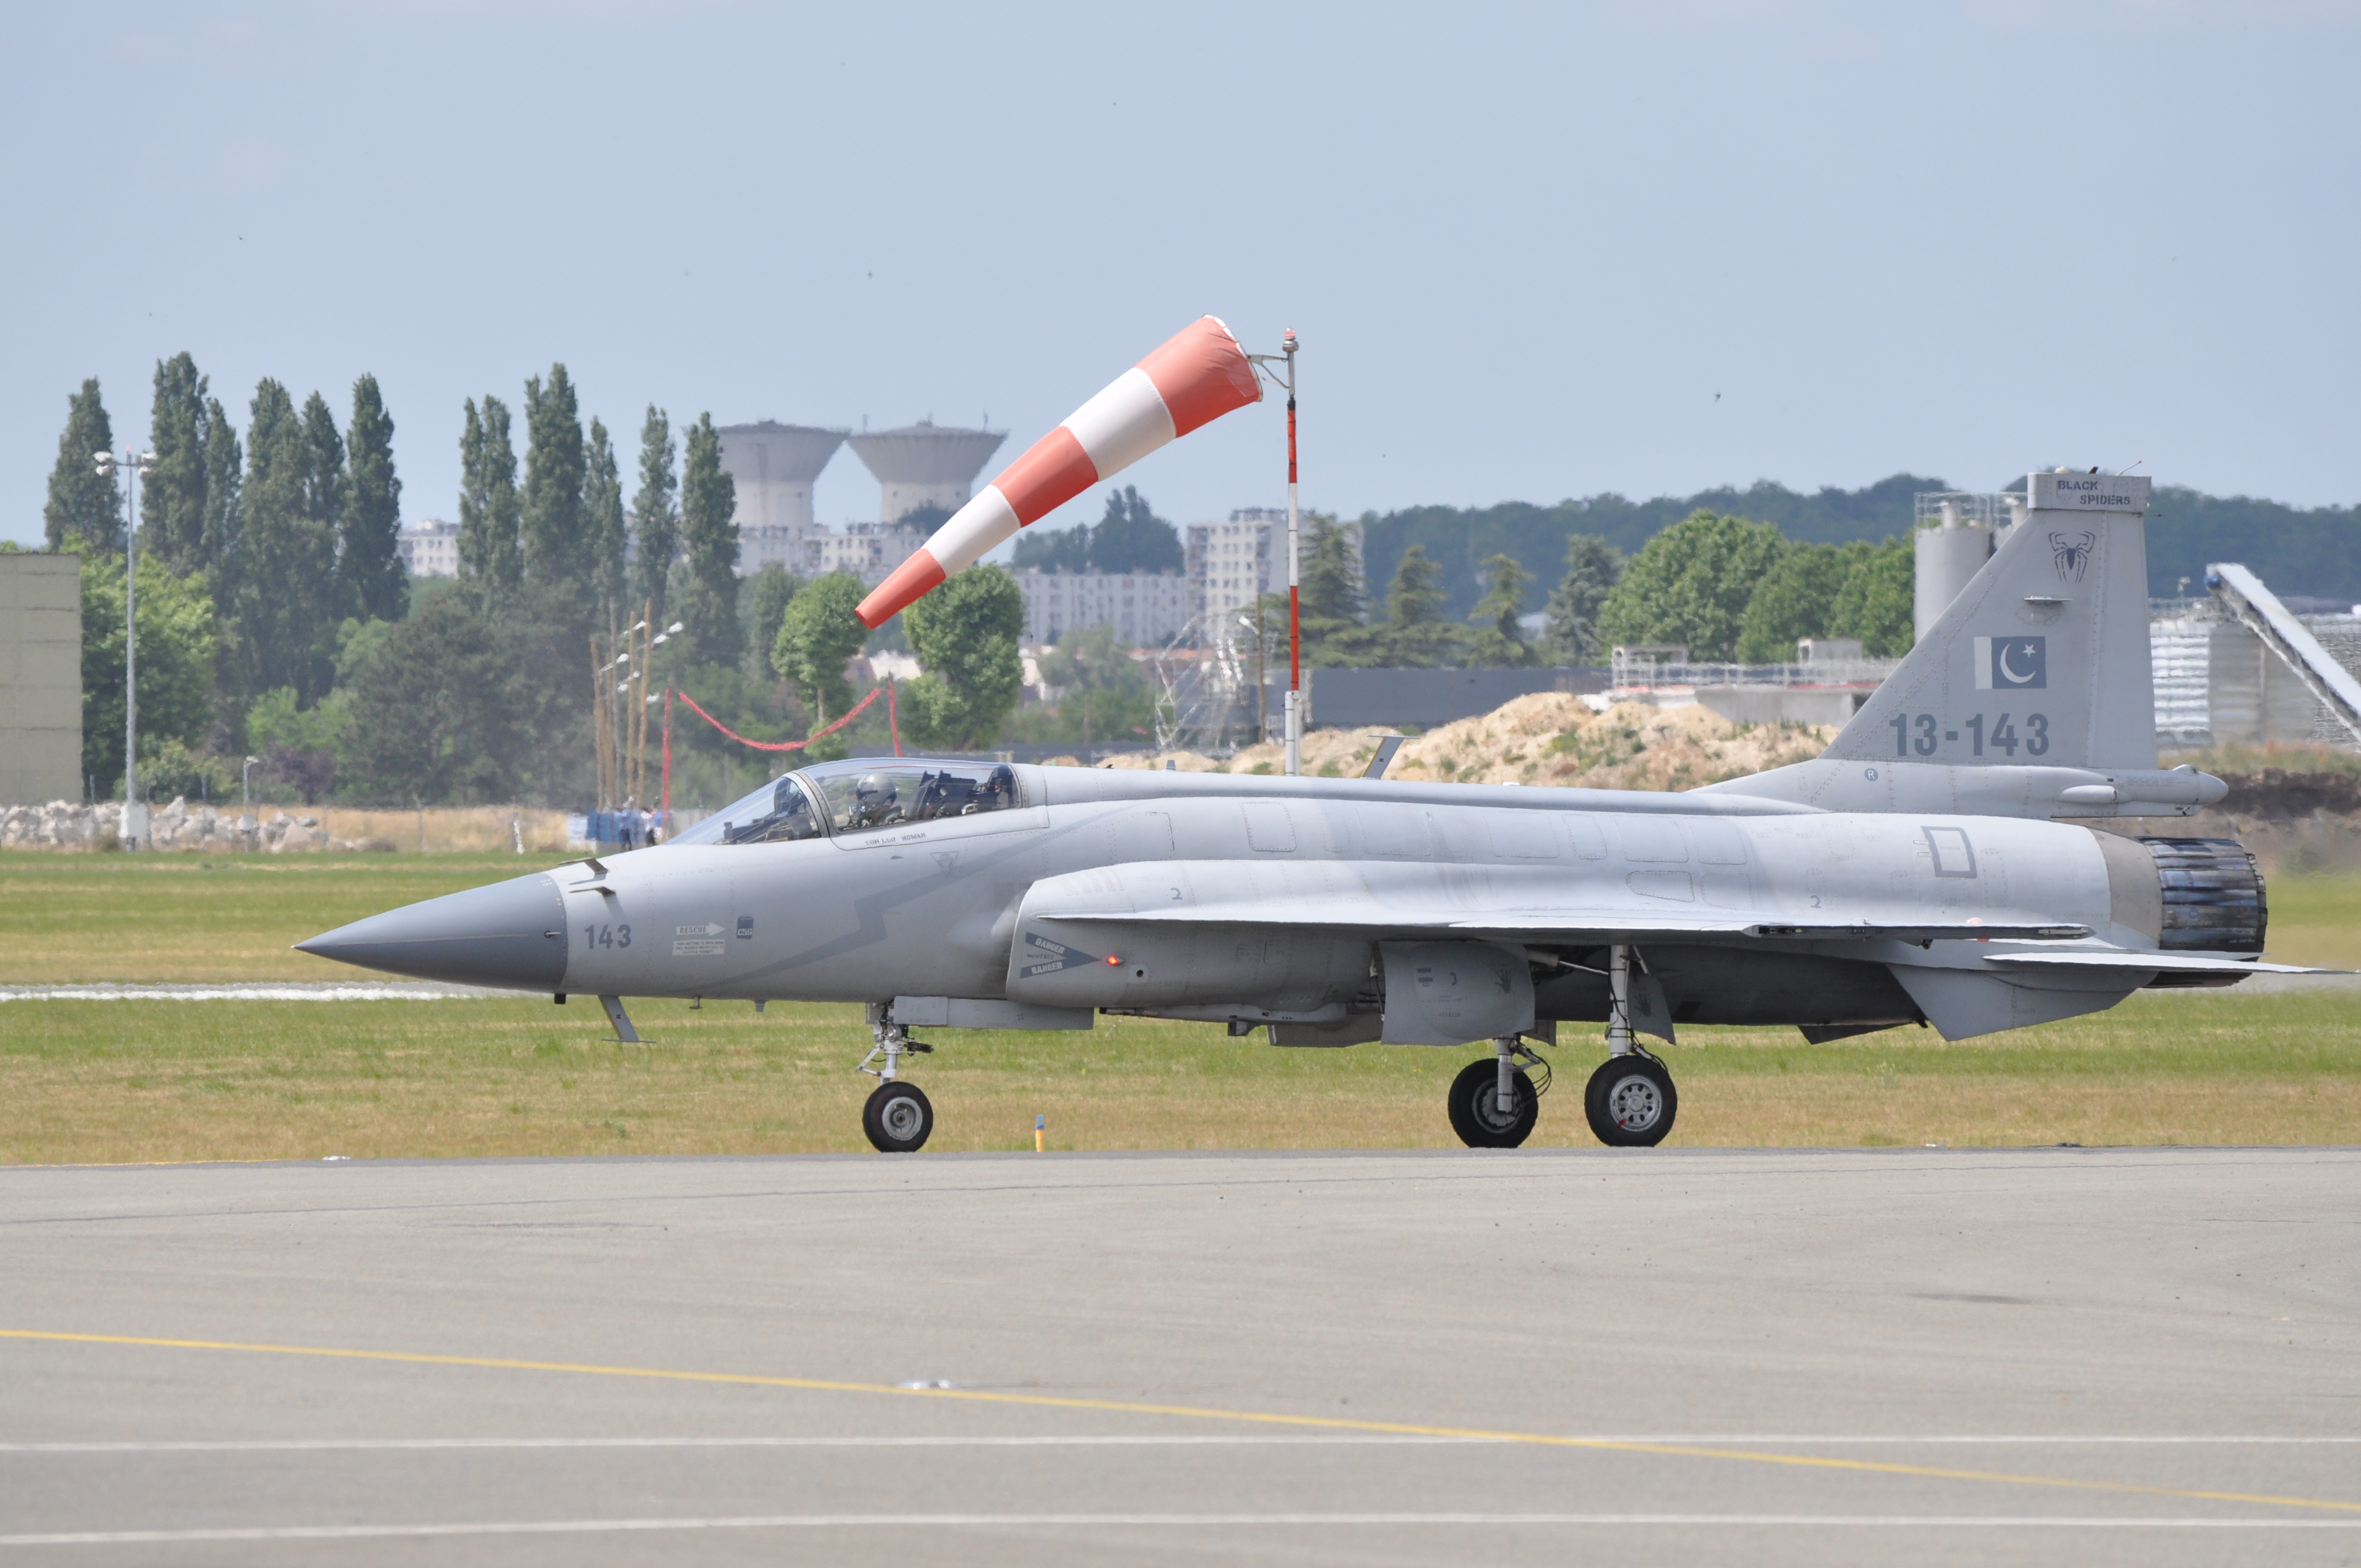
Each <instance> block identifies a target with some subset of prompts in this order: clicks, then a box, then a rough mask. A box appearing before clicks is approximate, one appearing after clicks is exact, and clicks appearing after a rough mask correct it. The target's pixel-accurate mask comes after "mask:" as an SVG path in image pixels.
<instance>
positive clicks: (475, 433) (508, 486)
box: [459, 393, 524, 594]
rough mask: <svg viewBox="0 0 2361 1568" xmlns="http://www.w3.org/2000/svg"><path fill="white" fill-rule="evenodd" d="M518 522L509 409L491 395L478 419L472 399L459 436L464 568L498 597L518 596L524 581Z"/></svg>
mask: <svg viewBox="0 0 2361 1568" xmlns="http://www.w3.org/2000/svg"><path fill="white" fill-rule="evenodd" d="M517 516H518V507H517V493H516V448H515V447H513V446H511V444H509V410H508V405H507V404H506V403H503V402H501V401H500V399H498V398H495V397H493V396H491V395H490V394H489V393H487V394H486V395H485V398H484V409H483V412H482V414H481V415H480V416H478V413H477V411H476V400H474V399H473V398H470V399H468V400H467V426H466V428H465V429H464V430H463V431H462V432H461V433H460V436H459V563H460V565H463V566H465V567H466V568H467V573H468V575H469V576H474V577H477V578H478V579H480V580H481V581H482V582H483V584H484V585H485V587H488V588H489V589H491V590H492V592H494V593H496V594H507V593H509V592H511V590H513V589H514V588H515V587H516V586H517V584H518V582H519V581H520V580H522V576H523V575H524V565H523V560H522V556H521V554H519V547H518V542H517Z"/></svg>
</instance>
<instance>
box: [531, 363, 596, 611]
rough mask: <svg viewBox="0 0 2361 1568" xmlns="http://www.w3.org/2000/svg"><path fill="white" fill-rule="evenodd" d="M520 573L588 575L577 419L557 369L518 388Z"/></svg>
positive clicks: (567, 383)
mask: <svg viewBox="0 0 2361 1568" xmlns="http://www.w3.org/2000/svg"><path fill="white" fill-rule="evenodd" d="M524 424H525V443H526V445H525V461H524V507H523V513H522V540H523V545H524V575H525V576H527V577H530V578H531V579H532V580H533V581H534V582H536V583H584V584H587V582H588V579H589V577H590V576H591V575H592V574H591V569H590V568H591V562H590V559H589V552H588V550H587V549H586V548H585V543H586V542H585V541H584V539H583V537H582V481H583V455H582V420H581V417H580V413H579V411H578V410H577V407H576V403H575V397H574V382H573V380H572V379H571V378H568V377H567V375H566V367H565V366H563V365H552V366H551V367H549V382H548V384H547V385H546V386H544V385H543V383H542V379H541V378H540V377H538V376H533V377H528V378H526V380H525V384H524Z"/></svg>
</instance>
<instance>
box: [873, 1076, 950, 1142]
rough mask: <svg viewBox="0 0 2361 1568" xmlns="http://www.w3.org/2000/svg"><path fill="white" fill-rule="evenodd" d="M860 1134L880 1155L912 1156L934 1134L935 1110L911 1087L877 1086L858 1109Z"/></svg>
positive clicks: (910, 1084)
mask: <svg viewBox="0 0 2361 1568" xmlns="http://www.w3.org/2000/svg"><path fill="white" fill-rule="evenodd" d="M861 1130H862V1132H864V1133H866V1134H868V1135H869V1142H870V1144H871V1145H872V1146H873V1147H874V1148H876V1150H877V1151H878V1152H879V1153H880V1154H916V1153H917V1151H918V1150H920V1149H922V1148H924V1147H926V1145H927V1135H928V1134H929V1133H931V1132H933V1131H934V1130H935V1108H934V1106H933V1105H932V1104H930V1103H929V1102H928V1100H927V1096H926V1092H925V1091H923V1090H921V1089H920V1088H919V1087H918V1086H917V1084H915V1083H903V1082H900V1081H898V1080H897V1081H895V1082H893V1083H881V1084H879V1085H878V1086H877V1090H876V1092H875V1093H873V1094H872V1095H870V1097H869V1103H868V1104H867V1105H864V1106H862V1111H861Z"/></svg>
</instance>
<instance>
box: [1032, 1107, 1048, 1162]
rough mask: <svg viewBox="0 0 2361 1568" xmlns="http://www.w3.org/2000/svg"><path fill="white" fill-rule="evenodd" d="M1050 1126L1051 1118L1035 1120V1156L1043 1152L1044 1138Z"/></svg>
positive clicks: (1043, 1117)
mask: <svg viewBox="0 0 2361 1568" xmlns="http://www.w3.org/2000/svg"><path fill="white" fill-rule="evenodd" d="M1048 1127H1049V1117H1047V1116H1036V1117H1034V1118H1033V1152H1034V1153H1035V1154H1039V1153H1041V1152H1042V1137H1043V1135H1044V1133H1045V1132H1046V1130H1047V1129H1048Z"/></svg>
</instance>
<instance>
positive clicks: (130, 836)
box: [91, 446, 156, 850]
mask: <svg viewBox="0 0 2361 1568" xmlns="http://www.w3.org/2000/svg"><path fill="white" fill-rule="evenodd" d="M91 461H92V462H93V464H95V465H96V466H97V468H98V477H100V478H102V479H105V478H111V477H114V474H115V466H116V465H115V454H114V453H112V452H104V451H101V452H93V453H92V454H91ZM122 468H123V510H124V516H125V519H126V526H125V528H124V531H123V824H122V828H121V829H120V831H119V832H118V834H117V837H119V838H121V839H122V840H123V847H124V848H125V849H126V850H137V848H138V847H139V840H140V839H145V838H146V837H148V814H147V813H146V812H145V811H142V810H140V809H139V481H140V480H142V479H152V478H154V477H156V455H155V454H154V453H153V452H140V453H134V452H133V451H132V450H131V448H129V447H127V446H126V447H125V448H124V449H123V462H122Z"/></svg>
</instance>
